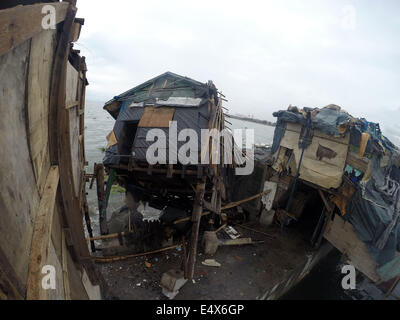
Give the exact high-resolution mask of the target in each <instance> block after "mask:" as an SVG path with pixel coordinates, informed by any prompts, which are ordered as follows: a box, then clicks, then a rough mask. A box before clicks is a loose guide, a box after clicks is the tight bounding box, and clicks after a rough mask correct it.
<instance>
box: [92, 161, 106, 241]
mask: <svg viewBox="0 0 400 320" xmlns="http://www.w3.org/2000/svg"><path fill="white" fill-rule="evenodd" d="M94 173H95V175H96V187H97V203H98V208H99V223H100V234H104V233H105V232H106V229H107V228H106V223H107V219H102V215H101V214H102V212H103V204H104V198H105V196H104V166H103V165H102V164H97V163H95V165H94Z"/></svg>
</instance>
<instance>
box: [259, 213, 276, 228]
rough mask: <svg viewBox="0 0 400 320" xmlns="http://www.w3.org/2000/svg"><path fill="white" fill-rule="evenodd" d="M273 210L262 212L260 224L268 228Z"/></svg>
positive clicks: (272, 216) (273, 214) (272, 217)
mask: <svg viewBox="0 0 400 320" xmlns="http://www.w3.org/2000/svg"><path fill="white" fill-rule="evenodd" d="M274 216H275V210H269V211H267V210H263V212H262V213H261V216H260V224H262V225H264V226H270V225H271V224H272V222H273V221H274Z"/></svg>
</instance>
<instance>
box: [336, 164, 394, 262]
mask: <svg viewBox="0 0 400 320" xmlns="http://www.w3.org/2000/svg"><path fill="white" fill-rule="evenodd" d="M385 169H387V168H381V167H380V165H379V159H377V158H376V157H375V158H374V160H373V169H372V176H371V178H370V179H369V180H368V181H366V182H360V184H359V186H358V190H357V192H356V193H355V194H354V196H353V198H352V200H351V201H350V202H349V203H348V205H347V209H346V211H347V214H346V215H345V216H344V218H345V219H347V220H348V221H349V222H350V223H351V224H352V225H353V227H354V229H355V231H356V233H357V234H358V236H359V237H360V239H361V240H362V241H363V242H364V243H365V244H366V245H367V247H368V249H369V252H370V254H371V256H372V257H373V258H374V259H375V260H376V261H377V263H378V264H379V265H384V264H386V263H388V262H390V261H391V260H392V259H393V258H394V257H395V254H396V251H400V223H399V214H400V187H399V183H398V182H396V181H394V180H391V179H390V177H389V176H388V174H387V172H385V171H387V170H385ZM388 179H389V180H388ZM388 182H390V183H388ZM389 185H391V186H389ZM388 186H389V189H388V188H387V187H388Z"/></svg>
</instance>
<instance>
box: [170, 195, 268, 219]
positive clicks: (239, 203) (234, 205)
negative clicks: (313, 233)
mask: <svg viewBox="0 0 400 320" xmlns="http://www.w3.org/2000/svg"><path fill="white" fill-rule="evenodd" d="M270 192H271V190H266V191H263V192H261V193H259V194H256V195H254V196H251V197H249V198H246V199H243V200H240V201H236V202H231V203H229V204H227V205H226V206H224V207H222V208H221V210H226V209H231V208H234V207H237V206H240V205H241V204H243V203H246V202H249V201H251V200H254V199H257V198H259V197H262V196H263V195H266V194H268V193H270ZM210 213H211V212H210V211H205V212H203V213H202V214H201V216H202V217H203V216H206V215H209V214H210ZM190 219H191V218H190V217H186V218H182V219H178V220H175V221H174V224H178V223H181V222H185V221H189V220H190Z"/></svg>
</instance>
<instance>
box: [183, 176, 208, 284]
mask: <svg viewBox="0 0 400 320" xmlns="http://www.w3.org/2000/svg"><path fill="white" fill-rule="evenodd" d="M205 186H206V184H205V177H203V181H202V182H200V183H198V184H197V186H196V198H195V200H194V205H193V212H192V222H193V226H192V235H191V239H190V248H189V261H188V267H187V276H188V279H189V280H192V279H193V276H194V265H195V263H196V255H197V241H198V239H199V227H200V219H201V212H202V209H203V205H202V201H203V198H204V191H205Z"/></svg>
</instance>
